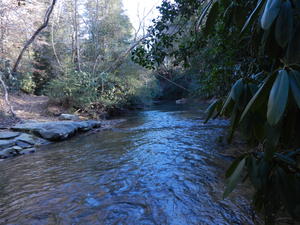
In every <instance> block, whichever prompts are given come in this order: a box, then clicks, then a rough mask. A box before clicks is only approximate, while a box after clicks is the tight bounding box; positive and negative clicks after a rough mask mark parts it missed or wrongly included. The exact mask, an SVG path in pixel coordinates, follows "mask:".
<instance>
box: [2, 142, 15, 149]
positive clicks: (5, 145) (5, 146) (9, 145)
mask: <svg viewBox="0 0 300 225" xmlns="http://www.w3.org/2000/svg"><path fill="white" fill-rule="evenodd" d="M13 145H15V142H14V141H13V140H0V150H3V149H6V148H9V147H11V146H13Z"/></svg>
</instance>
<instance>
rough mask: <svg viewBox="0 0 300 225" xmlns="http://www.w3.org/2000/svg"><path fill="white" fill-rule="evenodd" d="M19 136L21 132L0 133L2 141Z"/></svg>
mask: <svg viewBox="0 0 300 225" xmlns="http://www.w3.org/2000/svg"><path fill="white" fill-rule="evenodd" d="M19 135H20V132H11V131H1V132H0V140H3V139H11V138H15V137H17V136H19Z"/></svg>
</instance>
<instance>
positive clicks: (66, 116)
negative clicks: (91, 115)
mask: <svg viewBox="0 0 300 225" xmlns="http://www.w3.org/2000/svg"><path fill="white" fill-rule="evenodd" d="M59 119H60V120H79V116H76V115H73V114H61V115H60V116H59Z"/></svg>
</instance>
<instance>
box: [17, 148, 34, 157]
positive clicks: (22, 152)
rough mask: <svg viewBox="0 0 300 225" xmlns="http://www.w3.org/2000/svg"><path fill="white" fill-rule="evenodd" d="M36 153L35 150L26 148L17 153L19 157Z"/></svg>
mask: <svg viewBox="0 0 300 225" xmlns="http://www.w3.org/2000/svg"><path fill="white" fill-rule="evenodd" d="M34 152H36V149H35V148H26V149H23V150H21V151H20V152H19V154H20V155H27V154H31V153H34Z"/></svg>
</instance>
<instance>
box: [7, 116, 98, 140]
mask: <svg viewBox="0 0 300 225" xmlns="http://www.w3.org/2000/svg"><path fill="white" fill-rule="evenodd" d="M98 127H101V122H99V121H94V120H91V121H80V122H76V121H54V122H37V123H23V124H17V125H15V126H14V127H13V128H12V129H13V130H15V131H21V132H28V133H33V134H35V135H38V136H40V137H42V138H44V139H46V140H50V141H61V140H65V139H67V138H69V137H71V136H73V135H74V134H75V133H76V132H78V131H88V130H91V129H93V128H98Z"/></svg>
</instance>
